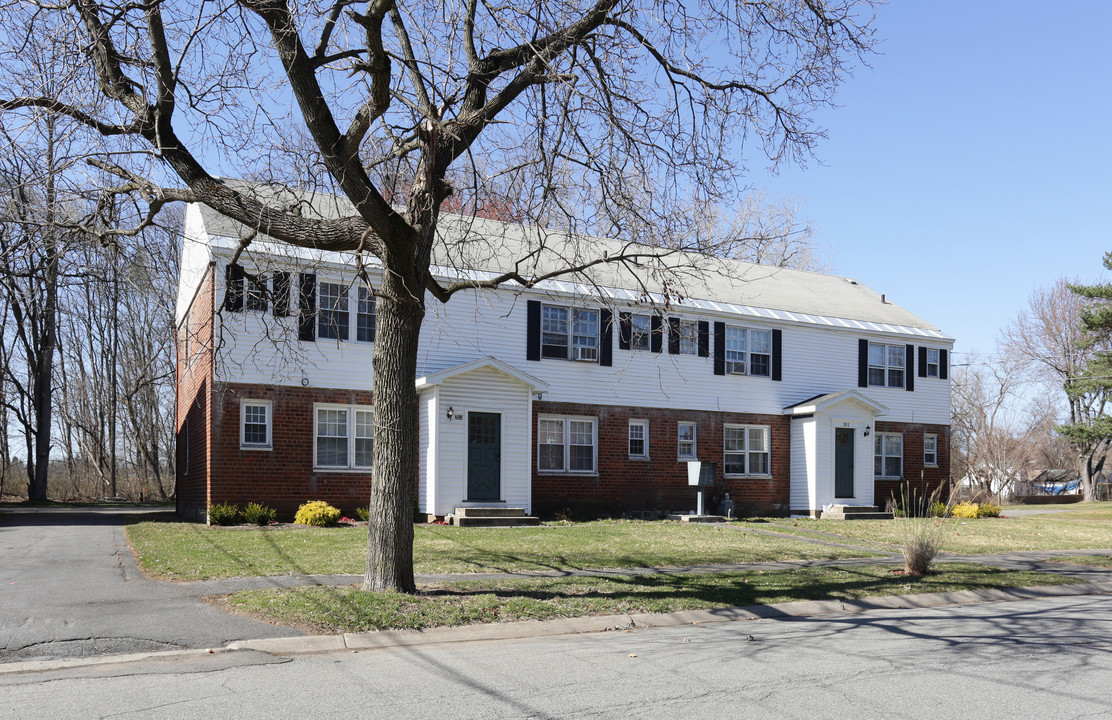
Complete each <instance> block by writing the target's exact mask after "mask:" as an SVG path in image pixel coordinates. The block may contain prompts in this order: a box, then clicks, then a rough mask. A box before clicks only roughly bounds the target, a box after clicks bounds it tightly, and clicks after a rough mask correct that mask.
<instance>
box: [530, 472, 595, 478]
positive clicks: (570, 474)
mask: <svg viewBox="0 0 1112 720" xmlns="http://www.w3.org/2000/svg"><path fill="white" fill-rule="evenodd" d="M537 474H538V475H558V476H563V477H598V473H597V472H594V471H587V470H583V471H580V470H537Z"/></svg>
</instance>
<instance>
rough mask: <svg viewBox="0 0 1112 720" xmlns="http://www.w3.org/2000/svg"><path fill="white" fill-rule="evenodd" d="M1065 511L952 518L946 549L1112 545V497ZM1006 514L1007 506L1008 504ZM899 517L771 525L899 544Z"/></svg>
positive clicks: (827, 536) (986, 550) (984, 550)
mask: <svg viewBox="0 0 1112 720" xmlns="http://www.w3.org/2000/svg"><path fill="white" fill-rule="evenodd" d="M1063 507H1070V508H1071V510H1070V511H1068V512H1062V513H1047V514H1045V515H1029V516H1026V517H1015V518H982V519H980V520H959V519H949V520H943V521H940V522H945V523H946V525H947V530H946V532H945V534H944V535H943V545H942V547H943V550H944V551H946V552H952V553H962V554H965V553H999V552H1007V551H1009V550H1093V549H1101V548H1112V503H1090V504H1089V505H1088V506H1085V507H1081V508H1078V509H1077V510H1073V509H1072V508H1075V507H1078V506H1076V505H1073V506H1063ZM1004 514H1005V515H1006V514H1007V511H1006V510H1005V513H1004ZM900 522H901V520H900V519H898V518H897V519H896V520H866V521H851V522H845V521H841V520H774V521H772V522H770V523H769V524H768V525H767V526H766V527H768V528H769V529H774V530H778V531H782V532H787V533H791V534H795V535H798V536H800V537H822V538H825V539H828V540H830V539H840V540H841V541H843V542H853V541H854V540H868V541H873V542H880V543H887V544H891V545H893V546H894V545H896V544H897V543H898V542H899V523H900Z"/></svg>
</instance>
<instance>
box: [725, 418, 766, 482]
mask: <svg viewBox="0 0 1112 720" xmlns="http://www.w3.org/2000/svg"><path fill="white" fill-rule="evenodd" d="M768 435H769V429H768V426H766V425H726V426H724V427H723V428H722V451H723V464H722V467H723V468H724V470H723V472H724V474H725V475H726V476H727V477H731V476H741V475H750V476H752V475H768V474H769V473H770V470H769V468H770V465H769V442H768Z"/></svg>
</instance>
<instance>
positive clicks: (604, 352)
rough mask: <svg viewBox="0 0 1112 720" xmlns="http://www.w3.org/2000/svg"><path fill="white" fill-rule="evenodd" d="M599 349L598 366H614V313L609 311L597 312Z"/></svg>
mask: <svg viewBox="0 0 1112 720" xmlns="http://www.w3.org/2000/svg"><path fill="white" fill-rule="evenodd" d="M598 319H599V326H600V332H599V339H598V341H599V348H598V364H599V365H602V366H604V367H610V366H611V365H613V364H614V313H612V312H610V311H609V310H599V312H598Z"/></svg>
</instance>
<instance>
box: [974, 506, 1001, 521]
mask: <svg viewBox="0 0 1112 720" xmlns="http://www.w3.org/2000/svg"><path fill="white" fill-rule="evenodd" d="M1001 509H1002V508H1001V507H1000V506H999V505H993V504H992V503H981V504H980V505H978V506H977V517H979V518H985V517H1000V510H1001Z"/></svg>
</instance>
